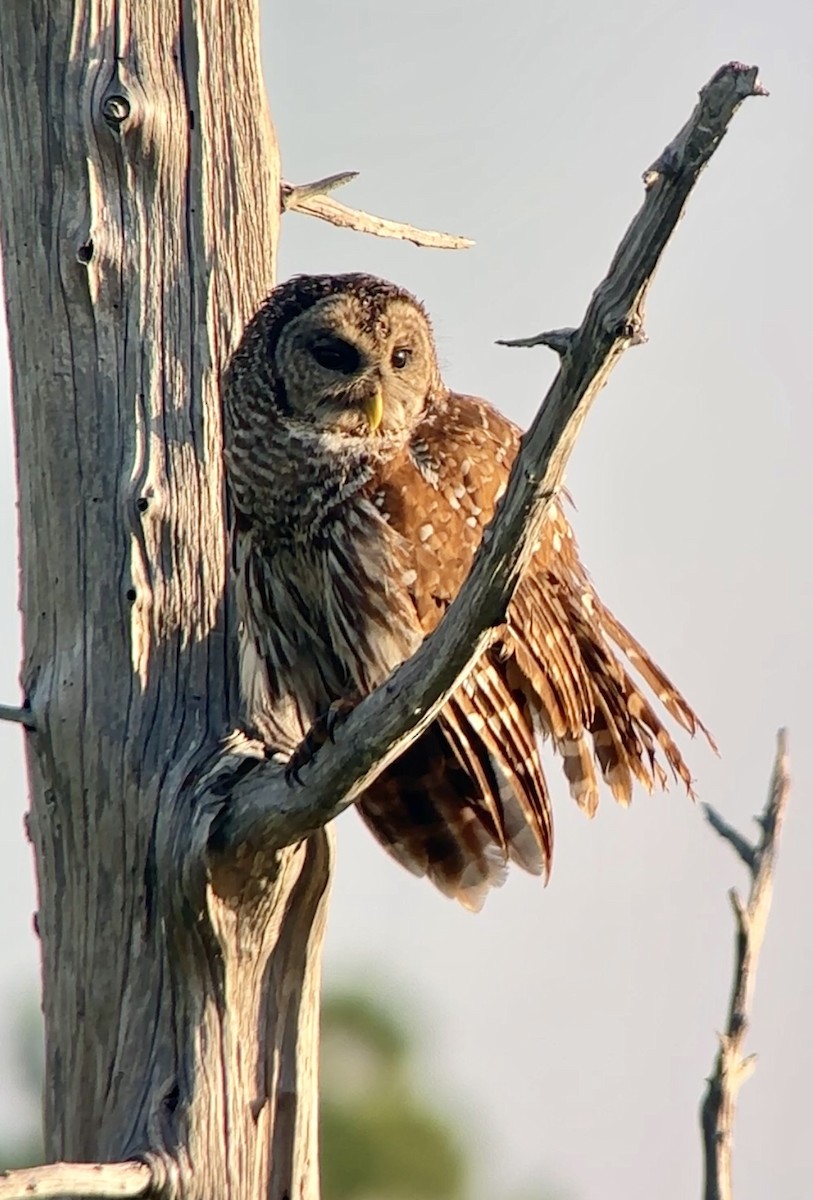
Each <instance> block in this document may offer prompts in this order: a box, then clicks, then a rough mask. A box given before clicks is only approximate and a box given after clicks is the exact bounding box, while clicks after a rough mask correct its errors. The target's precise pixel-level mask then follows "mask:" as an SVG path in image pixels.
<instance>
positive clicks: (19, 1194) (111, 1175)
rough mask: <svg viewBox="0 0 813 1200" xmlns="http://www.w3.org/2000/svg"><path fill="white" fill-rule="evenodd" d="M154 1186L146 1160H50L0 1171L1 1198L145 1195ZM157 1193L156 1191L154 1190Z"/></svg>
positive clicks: (22, 1199)
mask: <svg viewBox="0 0 813 1200" xmlns="http://www.w3.org/2000/svg"><path fill="white" fill-rule="evenodd" d="M155 1188H156V1180H155V1178H154V1175H153V1172H152V1170H151V1168H150V1167H149V1166H147V1164H146V1163H141V1162H122V1163H64V1162H60V1163H50V1164H49V1165H48V1166H46V1167H23V1168H21V1169H20V1170H19V1171H2V1172H0V1200H30V1198H31V1197H32V1196H37V1197H48V1196H131V1197H134V1196H146V1195H147V1193H148V1192H150V1191H152V1190H153V1189H155ZM153 1194H157V1190H156V1191H154V1192H153Z"/></svg>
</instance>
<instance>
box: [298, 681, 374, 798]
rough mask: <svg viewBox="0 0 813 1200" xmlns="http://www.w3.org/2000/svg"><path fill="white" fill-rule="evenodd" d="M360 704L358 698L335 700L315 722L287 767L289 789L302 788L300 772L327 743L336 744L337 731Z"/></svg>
mask: <svg viewBox="0 0 813 1200" xmlns="http://www.w3.org/2000/svg"><path fill="white" fill-rule="evenodd" d="M357 703H358V698H353V699H344V700H334V702H333V703H332V704H331V706H330V708H329V709H328V710H327V712H324V713H322V715H321V716H320V717H317V719H316V720H315V721H314V723H313V724H312V725H311V727H310V729H309V730H308V732H307V733H306V734H305V736H304V737H303V739H302V741H301V742H300V743H299V745H298V746H297V748H296V750H294V752H293V754H292V755H291V757H290V758H289V759H288V762H287V763H286V766H285V782H286V783H287V784H288V786H289V787H292V786H293V785H294V784H298V785H299V786H300V787H301V786H302V778H301V776H300V774H299V773H300V771H301V770H302V768H303V767H307V766H308V765H309V764H310V763H311V762H313V760H314V758H315V757H316V755H317V754H318V753H319V751H320V750H321V748H322V747H323V746H324V745H325V743H326V742H331V743H332V744H335V742H336V730H337V729H338V728H339V726H340V725H341V724H342V722H343V721H345V720H346V718H347V716H348V715H349V714H350V713H351V712H352V711H353V709H354V708H355V707H356V705H357Z"/></svg>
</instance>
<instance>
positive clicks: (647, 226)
mask: <svg viewBox="0 0 813 1200" xmlns="http://www.w3.org/2000/svg"><path fill="white" fill-rule="evenodd" d="M762 93H763V89H762V87H761V85H760V84H759V82H758V80H757V68H756V67H746V66H743V65H742V64H740V63H730V64H728V65H727V66H724V67H722V68H721V69H720V70H719V71H717V72H716V74H715V75H714V76H713V78H712V79H711V80H710V81H709V83H708V84H707V85H706V87H704V88H703V90H702V91H701V93H700V100H699V103H698V104H697V106H696V108H695V110H694V112H693V113H692V115H691V117H690V119H689V121H688V122H687V123H686V125H685V126H684V127H683V129H682V130H681V131H680V133H679V134H678V135H677V137H676V138H675V139H674V141H672V142H671V143H670V144H669V146H667V148H666V150H665V151H664V152H663V154H662V155H661V156H660V158H659V159H658V163H659V164H660V166H659V167H658V168H657V170H656V168H652V169H650V171H649V172H648V173H647V181H648V186H647V190H646V196H645V199H644V203H643V205H642V207H641V209H640V211H639V212H638V214H637V215H636V216H635V218H634V219H633V221H632V223H631V225H630V226H629V228H628V230H627V232H626V234H625V235H624V238H623V239H622V241H621V244H620V246H619V248H618V250H617V251H616V254H615V256H614V258H613V261H612V263H611V265H610V268H609V271H608V273H607V276H606V278H605V279H604V280H603V282H602V283H601V284H600V285H599V286H598V288H597V289H596V291H595V293H594V295H593V297H592V299H591V301H590V304H589V305H588V308H587V312H586V313H585V316H584V320H583V321H582V323H581V325H580V327H579V328H578V329H576V330H574V331H573V332H572V336H571V335H570V332H569V331H568V337H567V338H566V339H564V340H562V339H557V341H559V342H560V344H558V345H556V347H555V348H556V349H557V350H558V351H559V353H560V355H561V356H562V361H561V364H560V368H559V371H558V374H557V376H556V378H555V380H554V382H553V384H552V386H551V388H550V390H549V391H548V394H547V396H546V398H545V400H544V402H543V404H542V407H541V409H540V411H539V413H538V415H537V417H536V419H535V421H534V423H533V425H532V426H531V428H530V430H529V431H528V433H527V434H526V435H525V437H524V438H523V443H522V449H521V451H520V453H519V455H518V457H517V460H516V462H515V464H514V467H513V470H512V473H511V479H510V482H509V486H508V489H507V491H506V494H505V496H504V497H503V500H502V501H501V503H500V505H499V507H498V509H497V512H496V515H495V517H494V520H493V522H492V524H491V526H490V527H489V528H488V529H487V530H486V532H485V535H484V537H483V544H482V547H481V549H480V552H479V554H478V555H477V558H476V560H475V563H474V565H473V568H472V571H471V574H470V576H469V578H468V579H467V581H466V583H465V584H464V586H463V588H462V589H461V591H460V594H459V595H458V597H457V598H456V600H455V601H454V603H453V604H452V605H451V607H450V608H449V611H448V613H447V614H446V616H445V617H444V619H443V621H442V622H441V623H440V625H439V626H438V628H437V630H436V631H435V632H434V633H433V634H432V635H431V636H430V637H428V638H427V639H426V640H425V641H424V643H423V645H422V646H421V647H420V649H419V650H418V651H417V653H416V654H415V655H414V656H413V657H412V658H411V659H410V660H409V661H408V662H406V663H404V664H403V665H402V666H401V667H400V668H399V669H398V670H397V671H395V672H394V673H393V674H392V675H391V676H390V678H389V680H387V682H386V683H385V684H383V685H382V686H381V687H380V688H378V689H377V690H376V691H375V692H374V693H373V694H372V695H371V696H369V697H367V698H366V699H365V700H364V701H363V702H362V703H361V704H359V706H358V707H357V708H356V709H355V711H354V712H352V713H351V714H350V716H349V717H348V718H347V720H346V721H345V722H344V723H343V724H342V725H341V727H340V728H339V729H338V730H337V732H336V740H335V744H334V745H333V746H330V747H328V748H327V749H326V750H324V751H323V752H321V753H319V754H317V755H316V756H315V758H314V760H313V762H312V763H310V764H309V765H308V766H307V767H306V768H305V770H304V771H303V773H302V774H303V782H304V784H305V785H306V786H303V787H297V786H295V785H294V786H288V785H286V783H285V781H284V779H283V775H282V770H281V766H280V764H279V763H278V762H276V761H275V760H274V759H273V758H267V757H266V754H265V750H264V748H263V746H262V745H261V744H260V743H259V742H256V741H252V740H251V739H250V738H247V737H244V736H243V735H235V736H234V737H233V738H232V739H230V741H229V743H228V745H227V746H226V747H225V748H224V750H225V755H224V756H223V757H219V758H217V759H215V760H213V761H212V762H211V763H210V768H209V771H208V773H204V775H203V777H202V778H201V777H198V779H197V784H196V786H195V788H194V791H195V799H196V803H195V804H194V805H193V811H194V812H195V813H196V815H197V816H198V818H199V819H201V820H202V821H203V823H204V826H205V829H202V828H200V827H199V828H198V836H199V837H200V839H201V842H202V843H204V844H205V841H206V836H208V833H207V831H208V830H209V829H211V834H212V839H211V842H210V848H211V849H212V850H213V851H214V852H215V854H216V855H217V854H218V853H220V852H226V853H227V854H233V853H235V852H238V853H240V854H245V853H246V847H250V846H252V845H253V846H255V847H257V846H264V847H269V846H281V845H285V844H288V843H291V842H294V841H296V840H298V839H300V838H302V837H303V836H305V835H306V834H308V833H309V832H311V831H313V830H314V829H316V828H318V827H320V826H322V825H323V824H325V823H326V822H328V821H330V820H331V819H332V818H333V817H335V816H336V815H337V814H338V813H339V812H340V811H341V810H342V809H344V808H345V807H347V805H348V804H350V803H352V802H353V801H354V800H355V799H356V798H357V797H358V796H359V795H360V794H361V793H362V791H363V790H364V789H365V787H367V786H368V785H369V784H370V783H371V782H372V780H373V779H374V778H375V777H376V776H377V775H378V774H379V773H380V772H381V771H382V770H383V769H384V768H385V767H386V766H387V765H388V764H389V763H391V762H392V761H393V759H395V758H397V756H398V755H399V754H401V753H402V752H403V751H404V750H405V749H406V748H407V746H409V745H410V744H411V743H412V742H413V741H414V740H415V739H416V738H417V737H418V736H419V734H420V733H421V732H422V731H423V730H424V729H425V728H426V726H427V725H428V724H429V723H430V722H431V721H432V720H433V719H434V718H435V716H436V715H437V713H438V711H439V709H440V708H441V707H442V705H443V704H444V703H445V701H446V700H447V698H448V697H449V695H450V694H451V692H452V691H453V690H454V689H455V687H457V685H458V683H459V681H460V680H461V678H462V677H464V676H465V674H466V672H467V671H468V670H469V669H470V668H471V666H472V664H473V663H474V662H475V661H476V660H477V658H479V656H480V655H481V654H482V653H483V651H484V649H485V648H486V647H487V646H488V644H489V640H490V639H491V638H492V636H493V633H494V631H495V630H496V629H497V628H498V627H499V626H500V624H501V623H502V621H503V620H504V617H505V612H506V609H507V606H508V604H509V602H510V600H511V597H512V595H513V592H514V588H515V586H516V583H517V581H518V579H519V576H520V574H521V572H522V569H523V566H524V564H525V562H526V560H527V557H528V554H529V552H530V548H531V547H532V546H533V544H534V542H535V540H536V538H537V536H538V533H539V530H540V526H541V523H542V521H543V519H544V517H545V513H546V510H547V507H548V505H549V503H550V501H551V500H552V498H553V497H554V496H555V495H556V493H557V491H558V489H559V488H560V486H561V484H562V480H563V476H564V470H565V465H566V463H567V460H568V458H569V456H570V453H571V451H572V449H573V445H574V443H575V440H576V437H577V434H578V432H579V430H580V428H581V425H582V422H583V421H584V418H585V416H586V415H587V412H588V410H589V408H590V406H591V404H592V403H593V401H594V399H595V397H596V396H597V395H598V393H599V392H600V391H601V389H602V388H603V386H604V384H605V383H606V381H607V379H608V377H609V375H610V372H611V371H612V369H613V367H614V366H615V364H616V363H617V362H618V360H619V358H620V357H621V355H622V353H623V352H624V350H626V349H627V347H628V346H629V345H631V344H633V343H634V342H635V341H636V340H637V339H639V337H640V331H641V329H642V328H643V308H644V301H645V298H646V294H647V291H648V289H649V285H650V283H651V282H652V278H653V275H654V272H655V269H656V267H657V265H658V262H659V260H660V257H661V255H662V253H663V250H664V248H665V246H666V244H667V242H668V241H669V238H670V236H671V234H672V232H673V230H674V228H675V226H676V225H677V222H678V221H679V219H680V217H681V214H682V212H683V209H684V206H685V204H686V201H687V199H688V197H689V194H690V192H691V190H692V188H693V187H694V185H695V183H696V182H697V179H698V176H699V175H700V172H701V171H702V170H703V168H704V167H705V165H706V164H707V162H708V161H709V159H710V158H711V156H712V154H713V153H714V151H715V150H716V149H717V146H718V145H719V144H720V141H721V139H722V137H723V136H724V134H725V132H726V129H727V127H728V124H729V122H730V121H731V119H732V117H733V116H734V113H735V112H736V111H737V109H738V108H739V106H740V104H741V103H742V101H743V100H744V99H745V98H746V97H748V96H753V95H760V94H762ZM665 163H668V165H669V169H668V170H667V169H665V167H664V165H663V164H665ZM653 172H654V175H653ZM545 338H546V340H547V341H548V342H549V343H550V342H551V335H550V334H548V335H545ZM190 782H191V781H190ZM226 795H228V797H229V799H228V803H225V804H224V796H226Z"/></svg>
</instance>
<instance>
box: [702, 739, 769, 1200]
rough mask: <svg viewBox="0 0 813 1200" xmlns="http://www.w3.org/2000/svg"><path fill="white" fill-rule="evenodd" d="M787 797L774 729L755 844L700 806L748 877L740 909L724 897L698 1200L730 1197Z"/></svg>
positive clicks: (733, 895) (735, 898)
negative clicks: (725, 956) (731, 931)
mask: <svg viewBox="0 0 813 1200" xmlns="http://www.w3.org/2000/svg"><path fill="white" fill-rule="evenodd" d="M789 795H790V773H789V757H788V740H787V733H786V731H785V730H784V729H780V731H779V733H778V735H777V747H776V759H775V762H774V768H773V776H772V778H771V786H770V790H769V792H768V799H767V800H766V802H765V807H764V809H763V810H762V813H761V814H760V815H759V816H758V817H757V818H756V821H757V823H758V825H759V827H760V830H761V834H760V837H759V840H758V841H757V842H755V843H751V842H749V841H748V839H747V838H745V837H744V836H743V835H742V834H741V833H739V832H738V831H737V830H736V829H734V828H733V827H732V826H731V825H729V824H728V822H727V821H725V820H723V818H722V817H721V816H720V815H719V813H717V812H716V811H715V810H714V809H713V808H712V807H711V806H710V805H708V804H704V805H703V810H704V813H705V816H706V819H707V820H708V822H709V824H710V825H711V827H712V829H714V831H715V832H716V833H719V835H720V837H722V838H723V839H724V840H725V841H727V842H728V843H729V845H730V846H731V847H732V848H733V850H734V852H735V854H736V855H737V857H738V858H739V859H740V861H741V862H742V863H744V864H745V866H746V867H747V869H748V872H749V874H750V876H751V886H750V888H749V892H748V901H747V903H746V904H743V902H742V900H741V898H740V896H739V893H738V892H737V890H736V888H732V889H731V891H730V892H729V898H730V900H731V906H732V908H733V910H734V920H735V923H736V927H737V928H736V935H735V948H734V978H733V982H732V986H731V999H730V1000H729V1005H728V1019H727V1021H726V1027H725V1031H724V1032H723V1033H721V1034H720V1047H719V1049H718V1051H717V1058H716V1060H715V1064H714V1070H713V1071H712V1073H711V1075H710V1077H709V1079H708V1081H707V1088H706V1093H705V1096H704V1097H703V1104H702V1107H701V1127H702V1132H703V1159H704V1167H705V1171H704V1186H703V1200H731V1198H732V1190H731V1158H732V1149H733V1141H734V1117H735V1114H736V1107H737V1094H738V1092H739V1089H740V1086H741V1084H743V1083H744V1082H745V1080H746V1079H747V1078H748V1076H749V1075H750V1074H751V1072H752V1071H753V1069H754V1066H755V1062H756V1059H755V1057H754V1055H748V1056H747V1057H745V1058H744V1057H743V1054H742V1049H743V1045H744V1043H745V1035H746V1033H747V1032H748V1015H749V1011H750V1007H751V998H752V996H753V991H754V984H755V982H756V974H757V965H758V962H759V952H760V950H761V948H762V940H763V938H764V936H765V926H766V924H767V921H768V914H769V912H770V908H771V895H772V892H773V873H774V867H775V865H776V854H777V850H778V847H779V835H780V833H781V830H782V821H783V819H784V815H785V808H786V806H787V802H788V797H789Z"/></svg>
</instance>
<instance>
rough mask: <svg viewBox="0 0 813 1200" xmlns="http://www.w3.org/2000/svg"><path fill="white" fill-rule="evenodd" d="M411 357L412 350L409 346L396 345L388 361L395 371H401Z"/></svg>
mask: <svg viewBox="0 0 813 1200" xmlns="http://www.w3.org/2000/svg"><path fill="white" fill-rule="evenodd" d="M411 358H412V350H411V349H410V347H409V346H396V347H395V349H394V350H393V352H392V354H391V356H390V363H391V365H392V366H393V367H395V370H396V371H403V369H404V367H405V366H406V365H407V363H408V362H409V360H410V359H411Z"/></svg>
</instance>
